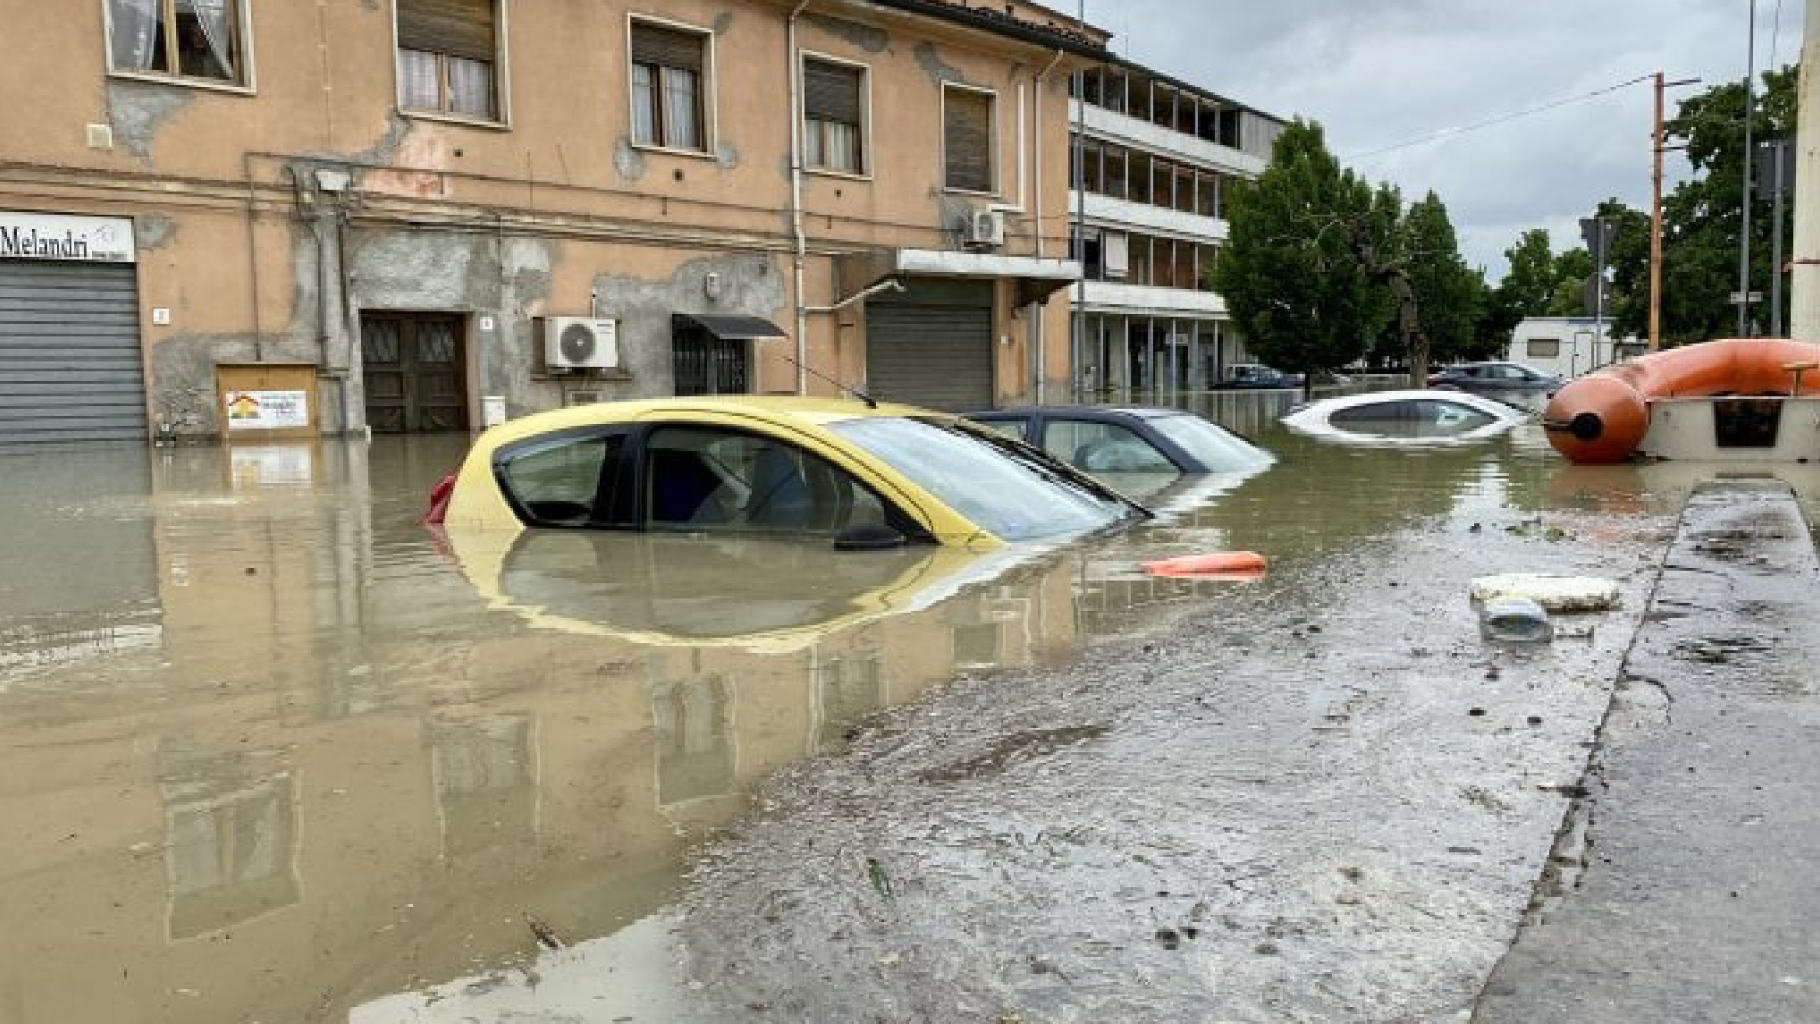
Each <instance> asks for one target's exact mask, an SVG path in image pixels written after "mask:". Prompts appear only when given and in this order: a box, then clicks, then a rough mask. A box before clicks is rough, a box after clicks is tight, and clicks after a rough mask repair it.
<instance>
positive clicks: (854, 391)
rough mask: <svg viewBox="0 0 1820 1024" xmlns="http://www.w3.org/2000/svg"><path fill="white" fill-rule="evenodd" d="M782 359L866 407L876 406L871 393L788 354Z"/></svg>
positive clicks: (872, 407) (876, 402)
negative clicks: (806, 364)
mask: <svg viewBox="0 0 1820 1024" xmlns="http://www.w3.org/2000/svg"><path fill="white" fill-rule="evenodd" d="M783 359H784V362H787V363H789V364H790V365H791V366H794V367H796V368H797V369H799V370H801V371H803V372H804V373H811V374H814V375H815V376H816V377H817V378H818V379H821V380H825V381H827V382H828V383H830V384H832V385H834V386H835V387H837V388H839V389H841V390H842V391H843V392H845V393H847V394H849V395H852V396H853V397H854V398H857V399H859V400H860V401H862V402H864V403H866V408H868V409H876V408H878V401H877V400H876V399H874V398H873V397H872V396H871V395H868V394H866V393H865V392H864V391H861V390H860V389H858V388H856V387H853V386H852V385H850V384H842V383H841V382H840V381H838V380H835V379H834V378H833V377H830V376H828V375H827V374H825V373H823V372H821V371H820V370H817V369H816V368H815V367H813V366H804V365H803V364H802V363H799V362H797V361H796V360H794V359H792V358H790V357H789V356H784V357H783Z"/></svg>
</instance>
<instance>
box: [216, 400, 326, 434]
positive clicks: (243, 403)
mask: <svg viewBox="0 0 1820 1024" xmlns="http://www.w3.org/2000/svg"><path fill="white" fill-rule="evenodd" d="M226 406H227V409H226V411H227V425H228V429H229V430H282V429H286V428H290V427H307V426H309V425H310V393H309V392H307V391H229V392H228V393H227V399H226Z"/></svg>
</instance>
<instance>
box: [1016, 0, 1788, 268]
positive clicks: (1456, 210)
mask: <svg viewBox="0 0 1820 1024" xmlns="http://www.w3.org/2000/svg"><path fill="white" fill-rule="evenodd" d="M1050 2H1051V3H1052V5H1054V6H1057V7H1061V8H1063V9H1065V10H1069V11H1070V12H1071V13H1072V10H1073V5H1072V4H1071V3H1069V2H1068V0H1061V2H1060V3H1056V0H1050ZM1751 2H1752V0H1087V4H1086V12H1087V20H1088V21H1089V22H1091V23H1094V24H1097V25H1099V26H1101V27H1103V28H1106V29H1109V30H1111V31H1112V32H1113V33H1115V39H1114V40H1113V49H1114V50H1115V51H1116V52H1118V53H1119V54H1121V55H1122V56H1126V57H1129V58H1131V59H1133V60H1136V61H1138V62H1139V63H1141V64H1146V65H1149V66H1151V67H1155V68H1158V69H1160V70H1163V71H1166V72H1169V73H1170V74H1173V75H1176V76H1177V77H1180V78H1183V79H1186V80H1188V81H1190V82H1193V83H1195V84H1197V85H1200V86H1203V87H1205V88H1207V89H1210V90H1212V91H1214V92H1217V93H1220V94H1221V95H1224V96H1228V97H1231V98H1232V99H1234V100H1237V101H1239V102H1242V103H1246V104H1249V105H1251V106H1254V107H1257V108H1259V109H1261V110H1265V111H1268V112H1270V113H1272V114H1277V115H1280V116H1283V117H1290V116H1294V115H1298V114H1299V115H1303V116H1307V117H1312V118H1314V119H1315V120H1317V121H1320V122H1321V124H1322V125H1323V126H1324V127H1325V128H1326V130H1327V141H1328V145H1329V146H1330V147H1331V148H1332V149H1333V151H1334V152H1335V153H1336V154H1337V155H1338V156H1339V157H1340V158H1341V159H1342V160H1343V161H1345V162H1347V163H1348V164H1350V165H1351V166H1353V167H1355V168H1357V169H1358V170H1360V171H1361V172H1364V173H1365V174H1366V175H1368V176H1369V177H1371V178H1373V179H1379V180H1382V179H1388V180H1390V181H1392V182H1395V183H1396V184H1398V185H1400V186H1402V188H1403V191H1404V194H1405V198H1407V199H1414V198H1419V197H1420V196H1421V195H1422V194H1423V193H1424V192H1425V191H1427V190H1428V189H1431V188H1432V189H1434V190H1435V191H1436V192H1437V193H1438V194H1439V195H1440V196H1441V199H1442V201H1443V202H1445V203H1446V204H1447V208H1448V212H1449V213H1450V214H1451V215H1452V217H1453V222H1454V225H1455V227H1456V228H1458V229H1459V233H1460V248H1461V250H1462V252H1463V253H1464V254H1465V256H1466V259H1467V262H1469V263H1471V264H1474V265H1478V266H1484V267H1485V268H1486V269H1487V270H1488V271H1489V272H1490V274H1491V276H1492V277H1493V279H1496V278H1497V277H1498V276H1500V275H1502V274H1503V272H1504V256H1503V252H1504V250H1505V249H1506V248H1508V247H1509V246H1510V245H1511V243H1513V242H1514V241H1515V240H1516V237H1517V234H1518V233H1519V232H1521V231H1522V230H1524V229H1525V228H1530V227H1546V228H1548V229H1549V230H1550V232H1551V234H1552V236H1553V241H1554V243H1555V248H1556V249H1557V250H1559V249H1563V248H1567V247H1569V246H1570V245H1578V244H1579V228H1578V226H1577V221H1578V218H1580V217H1582V216H1585V215H1586V214H1587V213H1590V212H1591V210H1592V208H1593V206H1594V204H1596V203H1597V202H1598V201H1599V200H1600V199H1602V198H1604V197H1606V196H1612V195H1615V196H1617V197H1619V198H1620V199H1623V200H1625V201H1626V202H1629V203H1630V204H1631V205H1633V206H1635V207H1637V208H1639V209H1643V210H1647V209H1648V204H1649V172H1650V145H1649V131H1650V115H1651V106H1652V90H1651V88H1650V85H1649V84H1648V83H1647V82H1646V83H1641V84H1638V85H1634V86H1631V87H1629V88H1627V89H1623V90H1620V91H1617V92H1614V93H1611V94H1608V95H1605V96H1603V97H1600V98H1597V99H1593V100H1589V101H1586V102H1581V103H1573V104H1569V105H1567V106H1564V107H1560V108H1557V109H1554V110H1550V111H1547V112H1544V113H1538V114H1534V115H1532V116H1528V117H1522V118H1518V119H1515V120H1512V121H1509V122H1506V123H1504V124H1499V125H1496V126H1493V127H1489V128H1484V129H1480V130H1477V131H1471V132H1464V133H1460V134H1458V135H1454V136H1451V137H1444V138H1441V139H1437V140H1435V141H1431V142H1426V143H1423V144H1420V145H1416V146H1411V147H1408V148H1405V149H1399V150H1397V151H1395V152H1390V153H1383V154H1380V155H1377V156H1370V157H1361V156H1360V154H1364V153H1367V152H1369V151H1372V150H1378V149H1382V148H1384V147H1387V146H1394V145H1396V144H1398V143H1403V142H1408V141H1410V140H1414V139H1420V138H1424V137H1426V136H1428V135H1430V134H1431V133H1433V132H1436V131H1438V130H1441V129H1446V128H1452V127H1462V126H1466V125H1470V124H1474V123H1476V122H1479V121H1484V120H1488V119H1491V118H1495V117H1498V116H1499V115H1503V114H1507V113H1511V112H1514V111H1519V110H1524V109H1527V108H1530V107H1535V106H1540V105H1543V104H1547V103H1550V102H1552V101H1555V100H1560V99H1564V98H1567V97H1570V96H1577V95H1580V94H1582V93H1588V92H1591V91H1593V90H1596V89H1600V88H1602V87H1605V86H1609V85H1614V84H1616V83H1618V82H1622V81H1624V80H1626V79H1630V78H1635V77H1637V76H1639V75H1645V74H1649V73H1652V72H1654V71H1656V70H1657V69H1661V70H1664V71H1666V72H1667V73H1668V77H1669V78H1670V79H1671V80H1672V79H1675V78H1689V77H1698V78H1701V79H1703V80H1704V82H1705V83H1706V84H1714V83H1717V82H1720V81H1722V80H1734V81H1735V80H1738V79H1741V78H1742V77H1743V76H1744V69H1745V60H1746V45H1747V43H1748V36H1749V32H1748V31H1747V25H1748V18H1749V15H1750V9H1751V7H1750V5H1751ZM1756 3H1757V30H1758V31H1757V56H1756V61H1757V67H1758V70H1759V71H1761V70H1763V69H1764V68H1766V67H1768V66H1769V63H1770V57H1771V48H1772V46H1773V47H1774V51H1775V61H1776V63H1777V64H1778V65H1781V64H1789V63H1793V62H1794V61H1795V60H1796V58H1797V57H1798V56H1799V54H1800V48H1801V18H1802V7H1803V4H1802V0H1780V7H1781V16H1780V30H1779V31H1778V30H1777V27H1776V26H1777V21H1778V19H1777V7H1778V0H1756ZM1704 87H1705V85H1701V86H1695V87H1693V88H1692V89H1683V90H1679V92H1680V93H1681V94H1682V95H1686V94H1689V93H1692V92H1697V91H1699V89H1701V88H1704ZM1675 95H1676V91H1674V90H1671V91H1670V100H1669V104H1668V111H1669V114H1670V115H1671V116H1672V115H1673V113H1674V96H1675ZM1683 166H1684V165H1683ZM1669 168H1670V171H1669V173H1670V180H1669V183H1668V186H1667V187H1671V188H1672V187H1673V178H1674V176H1675V174H1676V173H1677V170H1678V169H1677V167H1676V165H1675V164H1674V163H1673V162H1672V161H1671V163H1670V165H1669Z"/></svg>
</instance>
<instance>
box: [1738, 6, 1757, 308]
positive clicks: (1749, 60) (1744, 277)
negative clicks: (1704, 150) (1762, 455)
mask: <svg viewBox="0 0 1820 1024" xmlns="http://www.w3.org/2000/svg"><path fill="white" fill-rule="evenodd" d="M1749 24H1750V41H1749V42H1748V43H1747V44H1746V46H1745V50H1744V161H1743V162H1744V181H1743V186H1744V194H1743V200H1744V201H1743V203H1742V204H1740V205H1741V207H1742V209H1741V211H1740V212H1741V213H1742V215H1743V227H1742V230H1741V231H1740V232H1739V234H1738V337H1740V338H1748V337H1750V327H1749V326H1748V323H1749V321H1748V318H1749V317H1750V199H1751V194H1750V192H1751V190H1750V184H1751V182H1750V179H1751V173H1750V172H1751V152H1752V149H1751V137H1750V131H1751V115H1752V113H1753V111H1752V109H1751V108H1752V107H1755V106H1756V105H1757V81H1756V79H1757V0H1750V21H1749Z"/></svg>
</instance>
